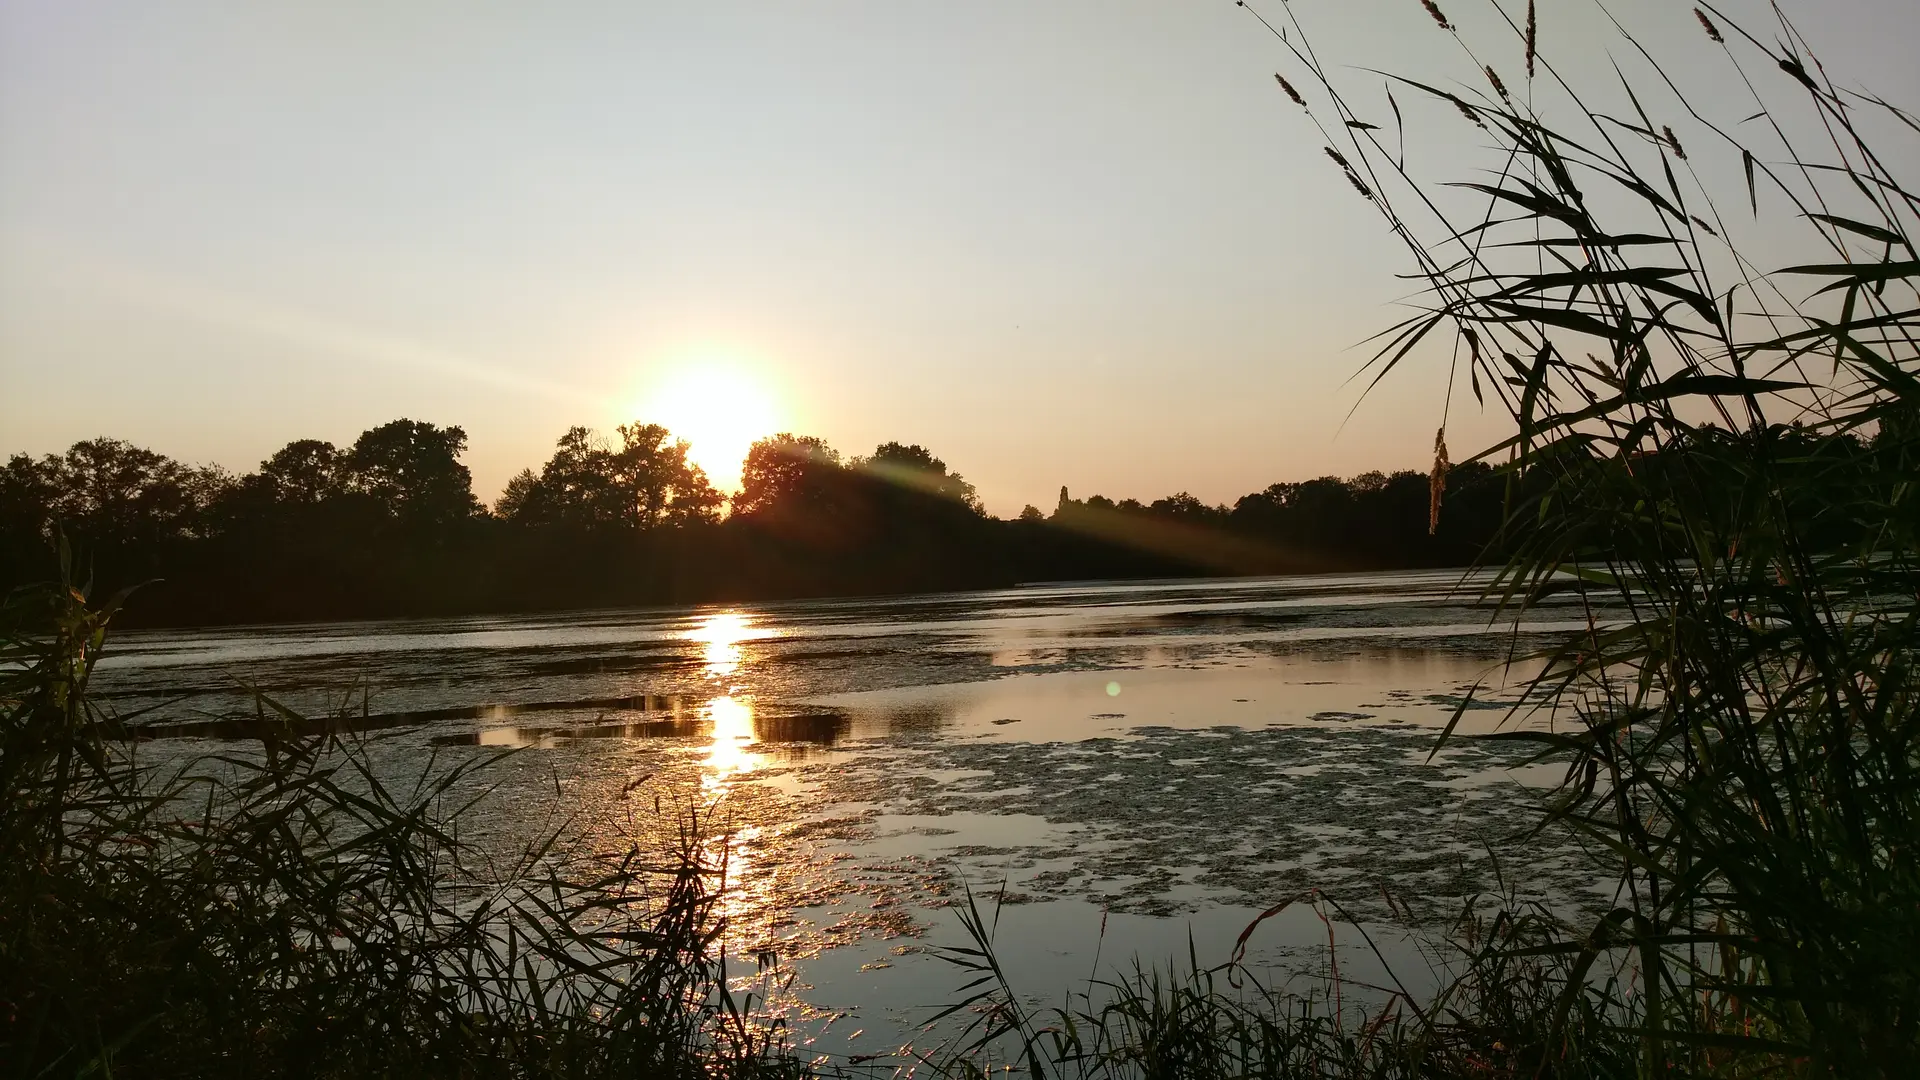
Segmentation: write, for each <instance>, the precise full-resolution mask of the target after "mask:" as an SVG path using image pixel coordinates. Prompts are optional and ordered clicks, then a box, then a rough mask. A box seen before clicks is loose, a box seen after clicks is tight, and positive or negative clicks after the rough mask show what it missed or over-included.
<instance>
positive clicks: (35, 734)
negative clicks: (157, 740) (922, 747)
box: [0, 590, 802, 1077]
mask: <svg viewBox="0 0 1920 1080" xmlns="http://www.w3.org/2000/svg"><path fill="white" fill-rule="evenodd" d="M113 612H114V605H112V604H108V605H105V606H104V607H102V608H99V609H97V610H96V609H90V608H88V607H87V606H86V604H85V603H84V601H83V597H82V596H81V594H80V593H78V592H77V591H73V590H66V591H54V590H28V591H25V592H22V593H18V594H16V595H15V596H14V597H13V598H12V599H11V602H10V603H9V604H8V605H7V606H6V608H5V609H4V612H3V613H0V617H4V619H5V620H6V626H5V628H4V635H3V636H0V680H3V681H0V867H4V871H0V1075H6V1076H20V1077H35V1076H88V1075H93V1076H127V1077H200V1076H267V1077H273V1076H340V1077H366V1076H460V1077H484V1076H555V1077H558V1076H704V1075H709V1074H710V1073H711V1072H712V1071H720V1072H724V1073H725V1074H727V1075H736V1076H760V1075H786V1074H791V1073H797V1072H800V1071H802V1070H801V1068H800V1066H799V1065H798V1063H796V1062H795V1061H793V1060H792V1059H790V1058H788V1057H784V1056H781V1055H778V1054H775V1053H774V1052H773V1050H774V1047H773V1046H772V1045H771V1043H772V1039H773V1035H774V1034H775V1033H774V1032H773V1031H772V1030H770V1029H765V1028H762V1027H759V1026H756V1025H752V1024H749V1023H747V1022H746V1021H745V1019H744V1018H743V1016H742V1015H741V1011H740V1005H741V1004H742V1003H741V1002H739V1001H737V1000H736V999H735V998H734V997H733V996H731V995H730V994H729V993H728V992H727V990H726V987H725V985H724V983H723V982H722V981H721V979H720V974H721V967H720V963H721V960H720V957H719V955H718V953H717V950H716V949H715V936H716V933H717V928H718V926H719V922H718V920H716V919H715V918H714V917H713V912H712V905H713V903H714V895H713V891H712V889H711V888H710V882H711V880H712V878H713V876H714V873H715V869H716V868H715V867H713V866H711V865H709V863H710V860H711V856H709V855H704V854H703V850H702V849H701V847H700V846H699V845H698V844H697V843H696V842H695V836H694V834H693V833H691V832H690V833H689V834H688V836H687V837H686V838H685V842H684V843H683V844H682V845H681V846H680V847H679V848H678V849H677V850H672V851H667V852H650V851H643V850H641V849H639V848H637V847H635V848H631V849H629V850H628V851H625V852H619V853H614V854H611V855H608V854H605V853H600V854H595V855H584V854H581V853H579V852H576V851H573V850H571V849H570V848H569V847H568V846H567V844H566V843H565V839H566V838H565V837H564V835H562V834H560V833H556V834H554V835H551V836H548V837H546V838H545V839H544V840H543V841H542V842H540V843H537V844H534V845H532V846H529V847H528V848H526V849H525V850H522V851H519V852H517V853H516V854H515V855H514V857H512V858H508V859H506V860H505V862H504V865H503V863H502V861H501V860H500V859H499V858H498V857H497V856H490V855H489V854H487V853H483V852H481V851H480V850H478V849H476V848H474V847H472V846H470V845H468V844H466V843H464V842H462V841H461V840H460V839H459V837H458V829H457V825H458V819H459V817H460V814H461V811H462V808H463V807H464V806H466V805H469V804H470V803H471V801H472V800H474V799H475V798H477V792H476V791H475V790H474V784H473V781H474V780H475V779H476V777H475V775H474V774H475V773H476V771H477V770H483V769H484V768H485V765H486V762H485V761H484V760H482V761H478V762H476V763H472V764H463V765H453V766H443V765H441V764H439V763H437V762H427V763H424V764H423V765H422V767H421V771H420V774H419V777H418V780H417V782H416V783H413V784H410V785H405V786H404V787H401V786H397V785H395V784H394V783H393V782H392V781H391V780H389V781H387V782H383V781H382V780H381V779H380V778H379V777H378V776H377V775H376V774H375V772H374V770H373V769H372V768H371V767H370V766H369V762H368V759H367V756H366V754H365V751H364V749H363V748H361V747H357V746H355V745H351V744H345V743H341V742H338V741H335V740H332V739H330V738H328V737H325V736H316V737H310V738H304V739H298V740H269V741H267V742H266V743H264V744H263V745H260V746H258V747H257V750H258V752H252V750H251V749H232V750H229V751H228V752H221V753H217V754H215V755H213V756H211V757H208V758H205V759H202V760H200V761H197V762H195V763H193V764H192V765H191V766H189V767H186V768H184V769H179V770H168V769H162V768H157V767H154V766H143V765H141V764H139V763H138V762H136V761H135V760H134V758H133V757H132V756H131V755H130V753H129V750H128V749H127V744H124V743H120V742H117V741H115V736H116V734H117V733H118V731H117V729H118V725H117V723H116V721H115V719H114V718H112V717H110V716H107V715H104V714H102V713H100V712H98V711H97V710H96V708H95V707H94V705H93V704H92V703H91V702H90V700H89V698H88V693H87V686H88V681H89V679H90V677H91V675H92V671H93V666H94V664H95V663H96V662H97V660H98V658H99V655H100V651H101V648H102V646H103V645H104V643H105V637H106V631H107V626H108V621H109V619H110V618H111V617H112V615H113ZM260 708H261V710H262V711H263V712H270V711H272V710H274V709H275V708H276V706H274V704H273V703H272V702H271V701H270V700H268V699H266V698H264V697H263V698H261V699H260Z"/></svg>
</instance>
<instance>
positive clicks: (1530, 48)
mask: <svg viewBox="0 0 1920 1080" xmlns="http://www.w3.org/2000/svg"><path fill="white" fill-rule="evenodd" d="M1538 41H1539V26H1538V25H1537V24H1536V23H1535V22H1534V21H1533V0H1527V78H1529V79H1531V78H1533V58H1534V56H1535V55H1536V53H1537V50H1536V49H1535V48H1534V46H1535V45H1536V44H1537V43H1538Z"/></svg>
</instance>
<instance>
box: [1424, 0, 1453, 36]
mask: <svg viewBox="0 0 1920 1080" xmlns="http://www.w3.org/2000/svg"><path fill="white" fill-rule="evenodd" d="M1420 6H1421V7H1423V8H1426V9H1427V14H1429V15H1431V16H1433V21H1434V22H1437V23H1439V24H1440V29H1442V30H1452V29H1453V24H1452V23H1450V22H1448V21H1447V16H1446V14H1445V13H1444V12H1442V11H1441V10H1440V5H1439V4H1436V3H1434V2H1433V0H1420Z"/></svg>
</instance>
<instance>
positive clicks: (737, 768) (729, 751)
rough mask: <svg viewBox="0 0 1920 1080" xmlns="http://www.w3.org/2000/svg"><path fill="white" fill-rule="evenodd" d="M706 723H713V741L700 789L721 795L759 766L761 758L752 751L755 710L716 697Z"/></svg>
mask: <svg viewBox="0 0 1920 1080" xmlns="http://www.w3.org/2000/svg"><path fill="white" fill-rule="evenodd" d="M706 713H707V719H709V720H710V721H712V722H713V741H712V743H711V745H709V746H708V747H707V760H706V769H705V771H704V773H703V774H702V775H701V778H700V785H701V787H703V788H705V789H706V790H707V791H709V792H718V791H720V790H722V789H724V788H725V787H726V785H727V784H728V783H729V782H730V781H732V780H733V779H734V778H736V777H740V776H744V775H746V774H747V773H750V772H752V771H753V770H754V769H755V767H757V766H758V765H759V764H760V755H759V754H758V753H755V752H754V751H753V750H752V749H751V747H752V746H753V745H754V742H755V739H754V735H753V706H752V704H750V703H749V702H746V701H742V700H740V699H738V698H734V697H731V696H726V697H717V698H714V699H713V700H712V701H709V702H707V704H706Z"/></svg>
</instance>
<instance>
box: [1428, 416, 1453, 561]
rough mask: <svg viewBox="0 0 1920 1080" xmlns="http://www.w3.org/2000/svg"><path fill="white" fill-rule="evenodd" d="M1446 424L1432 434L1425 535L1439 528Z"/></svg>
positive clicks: (1444, 484)
mask: <svg viewBox="0 0 1920 1080" xmlns="http://www.w3.org/2000/svg"><path fill="white" fill-rule="evenodd" d="M1452 467H1453V465H1452V463H1451V462H1449V461H1448V460H1447V425H1445V424H1441V425H1440V430H1439V431H1437V432H1435V433H1434V436H1433V471H1432V472H1431V473H1429V474H1427V535H1428V536H1432V535H1433V534H1434V533H1436V532H1438V531H1439V530H1440V500H1441V498H1442V497H1443V496H1444V495H1446V493H1447V470H1448V469H1450V468H1452Z"/></svg>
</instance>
